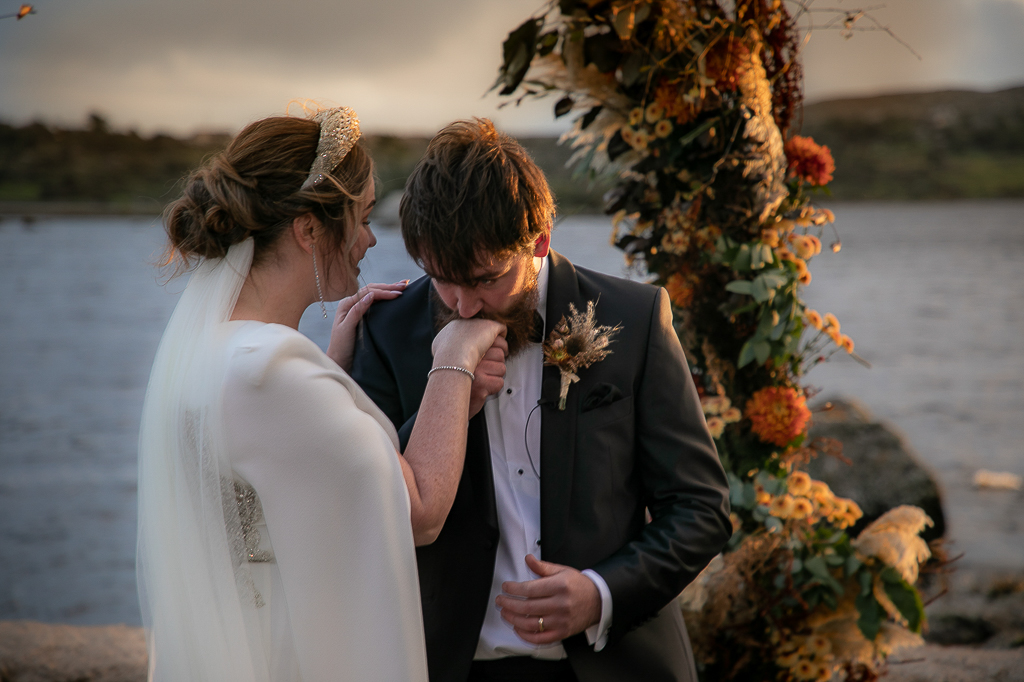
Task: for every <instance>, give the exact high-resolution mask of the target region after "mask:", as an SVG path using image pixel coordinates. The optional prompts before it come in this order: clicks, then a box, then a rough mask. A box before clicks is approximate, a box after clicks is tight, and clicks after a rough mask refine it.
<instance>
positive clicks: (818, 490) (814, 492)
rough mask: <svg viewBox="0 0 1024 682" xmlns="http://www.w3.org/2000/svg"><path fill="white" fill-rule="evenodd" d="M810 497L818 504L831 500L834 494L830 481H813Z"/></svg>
mask: <svg viewBox="0 0 1024 682" xmlns="http://www.w3.org/2000/svg"><path fill="white" fill-rule="evenodd" d="M810 497H811V498H812V499H813V500H814V501H815V502H817V503H818V504H821V503H822V502H825V501H828V502H831V501H832V498H833V495H832V491H831V490H830V489H829V487H828V483H825V481H811V494H810Z"/></svg>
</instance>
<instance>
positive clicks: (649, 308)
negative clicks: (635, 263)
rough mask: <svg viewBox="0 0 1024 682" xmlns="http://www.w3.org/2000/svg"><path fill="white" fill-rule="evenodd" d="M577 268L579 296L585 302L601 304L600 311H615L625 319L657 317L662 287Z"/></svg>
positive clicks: (599, 305)
mask: <svg viewBox="0 0 1024 682" xmlns="http://www.w3.org/2000/svg"><path fill="white" fill-rule="evenodd" d="M574 267H575V269H576V281H577V283H578V285H579V290H580V294H581V295H582V297H583V298H584V299H586V300H595V301H598V306H597V307H598V309H599V310H600V309H601V308H604V309H605V310H606V311H609V312H611V310H614V311H615V312H616V313H617V314H619V315H624V316H626V317H635V316H641V317H649V316H650V315H652V314H654V312H655V310H656V308H657V301H658V292H659V291H660V289H661V288H660V287H657V286H654V285H651V284H647V283H645V282H637V281H635V280H631V279H626V278H624V277H616V276H615V275H609V274H606V273H603V272H598V271H596V270H591V269H589V268H584V267H579V266H574Z"/></svg>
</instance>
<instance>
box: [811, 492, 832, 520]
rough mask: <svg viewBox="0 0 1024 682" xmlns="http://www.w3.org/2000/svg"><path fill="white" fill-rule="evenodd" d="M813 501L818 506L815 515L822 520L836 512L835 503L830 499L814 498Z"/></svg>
mask: <svg viewBox="0 0 1024 682" xmlns="http://www.w3.org/2000/svg"><path fill="white" fill-rule="evenodd" d="M814 501H815V502H816V503H817V505H818V508H817V510H816V512H815V513H817V514H818V515H819V516H821V517H822V518H825V517H829V516H831V515H832V514H833V513H834V512H835V510H836V503H835V501H834V500H833V499H832V498H831V497H829V498H824V499H822V498H817V497H816V498H815V499H814Z"/></svg>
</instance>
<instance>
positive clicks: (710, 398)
mask: <svg viewBox="0 0 1024 682" xmlns="http://www.w3.org/2000/svg"><path fill="white" fill-rule="evenodd" d="M731 404H732V401H730V400H729V397H728V396H724V395H706V396H704V397H703V398H701V399H700V406H701V409H703V410H704V414H708V415H711V414H721V413H722V412H723V411H725V410H727V409H728V408H729V406H730V405H731Z"/></svg>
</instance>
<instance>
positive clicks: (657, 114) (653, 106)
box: [644, 102, 665, 123]
mask: <svg viewBox="0 0 1024 682" xmlns="http://www.w3.org/2000/svg"><path fill="white" fill-rule="evenodd" d="M664 115H665V107H664V106H662V105H661V103H659V102H651V103H650V104H648V105H647V109H645V110H644V118H645V119H647V122H648V123H657V122H658V121H659V120H660V119H661V117H662V116H664Z"/></svg>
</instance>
